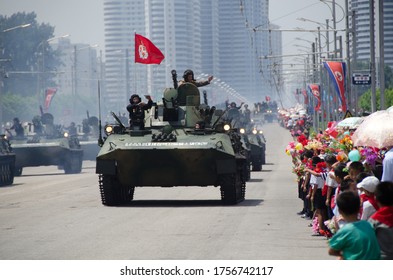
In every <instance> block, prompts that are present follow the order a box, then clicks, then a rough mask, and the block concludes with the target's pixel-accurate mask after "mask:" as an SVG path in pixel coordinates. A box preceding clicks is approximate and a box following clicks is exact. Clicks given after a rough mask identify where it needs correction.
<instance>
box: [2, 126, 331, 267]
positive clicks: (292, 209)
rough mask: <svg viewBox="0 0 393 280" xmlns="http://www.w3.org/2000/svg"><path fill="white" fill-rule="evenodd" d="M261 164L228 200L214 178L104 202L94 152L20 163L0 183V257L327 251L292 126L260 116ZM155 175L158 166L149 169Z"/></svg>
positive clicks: (269, 256) (249, 255)
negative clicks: (77, 169)
mask: <svg viewBox="0 0 393 280" xmlns="http://www.w3.org/2000/svg"><path fill="white" fill-rule="evenodd" d="M264 134H265V137H266V139H267V152H266V161H267V164H266V165H263V167H262V171H260V172H252V174H251V181H249V182H247V188H246V199H245V201H243V202H241V203H239V204H238V205H231V206H224V205H222V203H221V201H220V190H219V188H214V187H213V186H209V187H187V188H186V187H176V188H157V187H156V188H153V187H146V188H136V190H135V196H134V201H133V202H132V203H130V204H128V205H124V206H120V207H106V206H103V205H102V204H101V200H100V194H99V188H98V175H96V174H95V162H94V161H84V162H83V169H82V173H80V174H75V175H65V174H64V172H63V170H58V169H57V167H56V166H49V167H45V166H41V167H31V168H24V170H23V173H22V176H20V177H15V180H14V184H13V185H12V186H7V187H1V188H0V248H1V250H0V259H2V260H73V259H75V260H87V259H89V260H107V259H113V260H126V259H131V260H175V259H178V260H190V259H195V260H208V259H209V260H234V259H239V260H259V259H261V260H327V259H334V258H333V257H331V256H328V253H327V250H328V249H327V240H326V238H324V237H314V236H311V234H312V232H311V228H310V227H308V226H307V225H308V224H309V223H310V221H308V220H304V219H302V218H300V217H299V216H298V215H297V214H296V212H298V211H300V210H301V208H302V202H301V200H300V199H298V198H297V183H296V181H295V175H294V174H292V173H291V168H292V163H291V159H290V157H288V156H287V155H286V154H285V147H286V145H287V144H288V142H290V141H291V136H290V133H289V132H288V131H287V130H285V129H284V128H282V127H280V126H279V125H278V124H277V123H272V124H265V125H264ZM152 176H154V174H152Z"/></svg>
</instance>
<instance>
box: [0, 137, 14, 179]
mask: <svg viewBox="0 0 393 280" xmlns="http://www.w3.org/2000/svg"><path fill="white" fill-rule="evenodd" d="M14 173H15V154H14V153H13V151H12V148H11V145H10V142H9V141H8V139H7V137H6V136H5V135H4V134H1V135H0V186H6V185H12V183H13V182H14Z"/></svg>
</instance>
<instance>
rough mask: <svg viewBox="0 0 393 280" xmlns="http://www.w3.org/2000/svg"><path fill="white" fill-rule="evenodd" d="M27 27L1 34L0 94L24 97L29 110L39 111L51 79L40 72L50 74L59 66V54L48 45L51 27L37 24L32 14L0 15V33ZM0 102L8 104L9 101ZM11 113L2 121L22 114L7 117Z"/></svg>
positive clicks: (52, 28)
mask: <svg viewBox="0 0 393 280" xmlns="http://www.w3.org/2000/svg"><path fill="white" fill-rule="evenodd" d="M27 23H30V24H31V25H30V26H29V27H26V28H17V29H14V30H11V31H8V32H0V50H1V52H0V55H1V56H0V59H1V60H0V70H1V71H0V72H2V81H3V87H2V88H1V93H3V94H5V93H9V94H12V95H16V96H20V97H27V98H28V100H29V102H32V103H29V104H30V106H34V107H35V109H36V110H38V107H39V103H40V102H41V100H43V99H44V96H43V92H44V90H43V89H44V87H46V86H50V85H51V78H52V76H51V75H46V74H43V72H44V73H47V72H49V71H52V69H54V67H56V66H57V65H59V64H60V60H59V56H58V53H57V52H55V51H54V50H52V48H51V47H50V45H49V43H48V42H47V40H48V39H50V38H53V32H54V27H52V26H50V25H49V24H45V23H41V24H39V23H37V21H36V14H35V13H34V12H33V13H16V14H13V15H11V16H10V17H7V16H1V15H0V29H1V30H5V29H8V28H12V27H15V26H19V25H23V24H27ZM43 62H45V64H44V63H43ZM43 65H44V66H45V68H44V69H43ZM0 86H1V84H0ZM2 102H10V99H5V100H2ZM8 105H11V104H7V105H6V104H4V105H3V107H5V106H8ZM11 111H12V110H7V111H5V113H6V114H7V115H4V116H3V118H4V119H9V118H12V117H14V116H15V115H17V114H18V113H22V112H23V111H22V112H13V115H8V114H9V113H11ZM24 111H26V110H24Z"/></svg>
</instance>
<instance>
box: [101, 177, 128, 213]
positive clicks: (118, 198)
mask: <svg viewBox="0 0 393 280" xmlns="http://www.w3.org/2000/svg"><path fill="white" fill-rule="evenodd" d="M98 178H99V179H98V180H99V181H98V182H99V186H100V194H101V202H102V204H104V205H106V206H116V205H119V204H121V203H127V202H131V201H132V200H133V199H134V190H135V187H128V186H122V185H121V184H120V182H119V181H118V180H117V178H116V176H113V175H103V174H100V175H99V177H98Z"/></svg>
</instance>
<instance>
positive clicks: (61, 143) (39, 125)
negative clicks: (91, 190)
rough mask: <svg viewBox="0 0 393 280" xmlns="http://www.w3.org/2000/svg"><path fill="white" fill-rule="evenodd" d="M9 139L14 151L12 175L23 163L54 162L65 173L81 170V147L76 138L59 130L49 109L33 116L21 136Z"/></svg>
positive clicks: (18, 170) (18, 172) (47, 163)
mask: <svg viewBox="0 0 393 280" xmlns="http://www.w3.org/2000/svg"><path fill="white" fill-rule="evenodd" d="M11 143H12V148H13V151H14V152H15V155H16V163H15V175H16V176H20V175H21V174H22V171H23V167H27V166H42V165H44V166H47V165H57V166H58V167H59V168H60V169H64V172H65V173H66V174H73V173H80V172H81V170H82V157H83V150H82V149H81V146H80V144H79V140H78V138H77V137H75V136H70V135H68V133H62V131H61V128H60V126H56V125H54V124H53V116H52V115H51V114H49V113H46V114H43V115H42V116H41V117H39V116H36V117H35V118H34V119H33V123H32V124H31V125H30V126H29V132H28V133H27V134H26V135H25V137H24V138H22V139H14V140H13V139H11Z"/></svg>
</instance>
